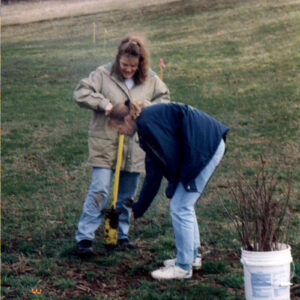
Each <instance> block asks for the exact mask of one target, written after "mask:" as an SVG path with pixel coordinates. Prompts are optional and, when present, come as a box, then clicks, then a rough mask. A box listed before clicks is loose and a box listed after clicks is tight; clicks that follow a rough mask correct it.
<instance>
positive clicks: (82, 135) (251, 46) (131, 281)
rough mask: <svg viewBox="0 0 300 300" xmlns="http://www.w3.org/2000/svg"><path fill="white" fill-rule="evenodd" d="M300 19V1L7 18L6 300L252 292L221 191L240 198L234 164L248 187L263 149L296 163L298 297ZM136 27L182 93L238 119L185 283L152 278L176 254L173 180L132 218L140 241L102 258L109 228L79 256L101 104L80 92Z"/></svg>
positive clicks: (203, 203)
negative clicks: (81, 99)
mask: <svg viewBox="0 0 300 300" xmlns="http://www.w3.org/2000/svg"><path fill="white" fill-rule="evenodd" d="M299 15H300V1H295V0H286V1H283V0H282V1H262V0H261V1H256V0H253V1H242V0H240V1H239V0H218V1H209V0H199V1H196V0H191V1H176V2H172V3H166V4H160V5H152V6H147V7H142V6H138V7H137V8H134V7H130V8H128V9H126V8H123V7H120V8H118V9H115V10H111V11H101V12H98V13H97V12H95V13H92V14H87V15H82V16H73V17H72V16H70V17H64V18H61V19H55V18H54V19H51V20H44V21H41V22H34V23H27V24H21V25H6V26H2V290H1V293H2V299H164V300H165V299H201V300H202V299H244V283H243V269H242V265H241V263H240V248H241V244H240V242H239V240H238V236H237V233H236V231H235V229H234V226H233V224H232V222H231V220H230V218H229V217H228V216H227V215H226V213H225V211H224V208H223V207H222V203H221V199H220V198H222V199H223V200H230V199H229V195H228V188H227V187H228V181H230V180H232V179H234V178H236V177H237V172H238V171H239V172H241V173H243V174H244V176H245V177H246V178H247V179H249V182H251V180H252V177H253V175H255V173H256V169H257V167H258V165H259V161H260V156H263V157H264V159H265V160H266V162H267V163H268V165H272V166H273V167H274V166H276V167H277V169H278V174H277V176H278V177H279V178H280V182H281V183H282V184H283V185H284V184H287V183H288V182H287V181H288V177H287V176H286V169H287V168H288V167H289V166H290V165H291V166H292V168H293V181H292V192H291V203H290V204H291V205H290V209H289V215H288V220H289V227H288V231H287V239H286V241H284V242H287V243H289V244H290V245H291V247H292V255H293V260H294V265H293V273H294V277H293V279H292V282H293V286H292V287H291V298H292V299H300V286H299V284H300V235H299V226H300V201H299V200H300V197H299V196H300V191H299V181H300V172H299V169H300V168H299V162H300V152H299V149H300V148H299V146H300V143H299V119H300V107H299V103H300V88H299V82H300V51H299V49H300V34H299V33H300V32H299V31H300V18H299ZM93 22H96V24H97V31H96V41H95V42H94V41H93ZM128 32H141V33H142V34H144V35H145V36H146V37H147V38H148V40H149V41H150V49H151V53H152V60H151V66H152V69H153V70H154V71H155V72H157V73H159V60H160V58H163V59H164V62H165V64H166V69H165V70H164V81H165V82H166V84H167V85H168V87H169V89H170V91H171V97H172V101H178V102H183V103H186V104H190V105H193V106H194V107H197V108H199V109H201V110H203V111H205V112H207V113H208V114H210V115H212V116H213V117H215V118H216V119H218V120H219V121H221V122H222V123H224V124H226V125H227V126H229V127H230V133H229V135H228V139H227V153H226V155H225V157H224V159H223V162H222V164H221V166H220V167H219V168H218V170H217V172H216V173H215V175H214V176H213V178H212V180H211V181H210V183H209V185H208V186H207V189H206V191H205V193H204V195H203V196H202V198H201V200H200V201H198V203H197V205H196V211H197V216H198V220H199V228H200V232H201V241H202V249H201V251H202V256H203V268H202V269H201V270H200V271H199V272H195V273H194V276H193V279H191V280H188V281H170V282H157V281H154V280H153V279H151V276H150V271H152V270H153V269H156V268H158V267H160V266H161V264H162V261H163V260H164V259H168V258H171V257H173V256H174V255H175V253H176V250H175V245H174V239H173V230H172V225H171V220H170V216H169V211H168V206H169V200H167V199H166V198H165V196H164V188H165V186H166V183H165V182H164V183H163V185H162V187H161V191H160V194H159V195H158V196H157V197H156V199H155V201H154V202H153V205H152V206H151V208H150V209H149V210H148V211H147V213H146V214H145V216H144V218H142V219H139V220H137V221H135V223H134V222H132V227H131V231H130V239H131V240H132V241H133V242H134V243H135V244H136V245H137V246H138V249H136V250H130V251H118V250H117V251H111V252H106V251H105V248H104V246H103V227H100V229H99V230H98V231H97V235H96V241H95V252H96V255H95V257H93V258H90V259H88V260H84V259H80V258H78V257H77V256H76V255H75V241H74V234H75V232H76V225H77V221H78V218H79V216H80V213H81V208H82V204H83V201H84V197H85V194H86V192H87V189H88V186H89V182H90V176H91V170H90V169H89V168H87V167H86V160H87V156H88V148H87V130H88V124H89V120H90V117H91V112H90V111H88V110H85V109H81V108H79V107H78V106H77V105H76V104H75V102H74V100H73V98H72V94H73V90H74V88H75V86H76V84H77V83H78V81H79V80H80V79H81V78H83V77H86V76H87V75H88V74H89V72H90V71H92V70H93V69H95V68H96V67H97V66H99V65H101V64H104V63H107V62H108V61H112V60H114V58H115V55H116V47H117V45H118V42H119V40H120V38H121V37H122V36H123V35H124V34H126V33H128ZM228 202H230V201H228ZM37 292H38V294H37Z"/></svg>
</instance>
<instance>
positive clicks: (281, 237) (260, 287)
mask: <svg viewBox="0 0 300 300" xmlns="http://www.w3.org/2000/svg"><path fill="white" fill-rule="evenodd" d="M284 166H285V167H287V168H288V175H287V180H285V181H282V180H281V176H282V175H281V176H279V174H280V173H279V172H282V173H284V172H285V168H283V167H282V168H280V167H279V165H277V168H276V170H275V171H272V170H271V171H270V170H266V161H265V160H264V159H263V158H262V157H261V158H260V166H259V168H258V170H257V171H256V174H255V175H254V178H253V179H252V180H250V179H248V178H247V179H246V178H245V176H243V175H242V174H241V173H239V172H237V179H235V180H233V181H231V182H229V184H228V191H229V202H227V204H228V205H227V204H226V205H225V203H224V202H223V201H222V203H223V205H224V208H225V210H226V212H227V213H228V215H229V216H230V218H231V219H232V221H233V224H234V226H235V228H236V230H237V233H238V236H239V239H240V241H241V243H242V249H241V251H242V257H241V263H242V264H243V269H244V282H245V296H246V299H247V300H250V299H251V300H258V299H276V300H286V299H290V285H291V283H290V279H291V278H290V264H291V262H292V256H291V248H290V246H289V245H287V244H286V243H285V241H286V238H287V228H288V225H289V220H290V218H288V215H289V202H290V196H291V182H292V177H291V174H292V172H291V168H290V167H289V166H288V165H284Z"/></svg>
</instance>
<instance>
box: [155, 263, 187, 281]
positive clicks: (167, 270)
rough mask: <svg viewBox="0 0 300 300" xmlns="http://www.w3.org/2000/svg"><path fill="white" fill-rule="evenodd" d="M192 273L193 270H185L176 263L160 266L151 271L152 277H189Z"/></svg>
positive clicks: (160, 278)
mask: <svg viewBox="0 0 300 300" xmlns="http://www.w3.org/2000/svg"><path fill="white" fill-rule="evenodd" d="M192 275H193V270H189V271H186V270H184V269H182V268H180V267H178V266H176V265H173V266H169V267H164V268H160V269H158V270H156V271H153V272H151V276H152V277H153V278H154V279H158V280H163V279H189V278H191V277H192Z"/></svg>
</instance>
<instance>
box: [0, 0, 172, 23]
mask: <svg viewBox="0 0 300 300" xmlns="http://www.w3.org/2000/svg"><path fill="white" fill-rule="evenodd" d="M170 2H175V1H174V0H148V1H144V0H126V1H124V0H85V1H82V0H43V1H41V0H40V1H37V0H34V1H26V2H25V1H13V2H11V1H8V3H7V4H2V7H1V10H2V25H3V26H5V25H13V24H26V23H31V22H39V21H44V20H50V19H56V18H66V17H71V16H80V15H88V14H95V13H98V12H104V11H109V10H114V9H119V10H128V9H130V8H139V7H140V8H142V7H149V6H151V5H157V4H165V3H170Z"/></svg>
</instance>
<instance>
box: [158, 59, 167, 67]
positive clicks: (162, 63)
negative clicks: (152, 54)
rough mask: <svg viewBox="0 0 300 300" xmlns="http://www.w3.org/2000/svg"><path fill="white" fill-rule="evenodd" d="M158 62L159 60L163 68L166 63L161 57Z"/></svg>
mask: <svg viewBox="0 0 300 300" xmlns="http://www.w3.org/2000/svg"><path fill="white" fill-rule="evenodd" d="M159 62H160V66H161V67H162V68H163V69H164V68H165V67H166V65H165V64H164V60H163V59H162V58H161V59H160V60H159Z"/></svg>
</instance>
